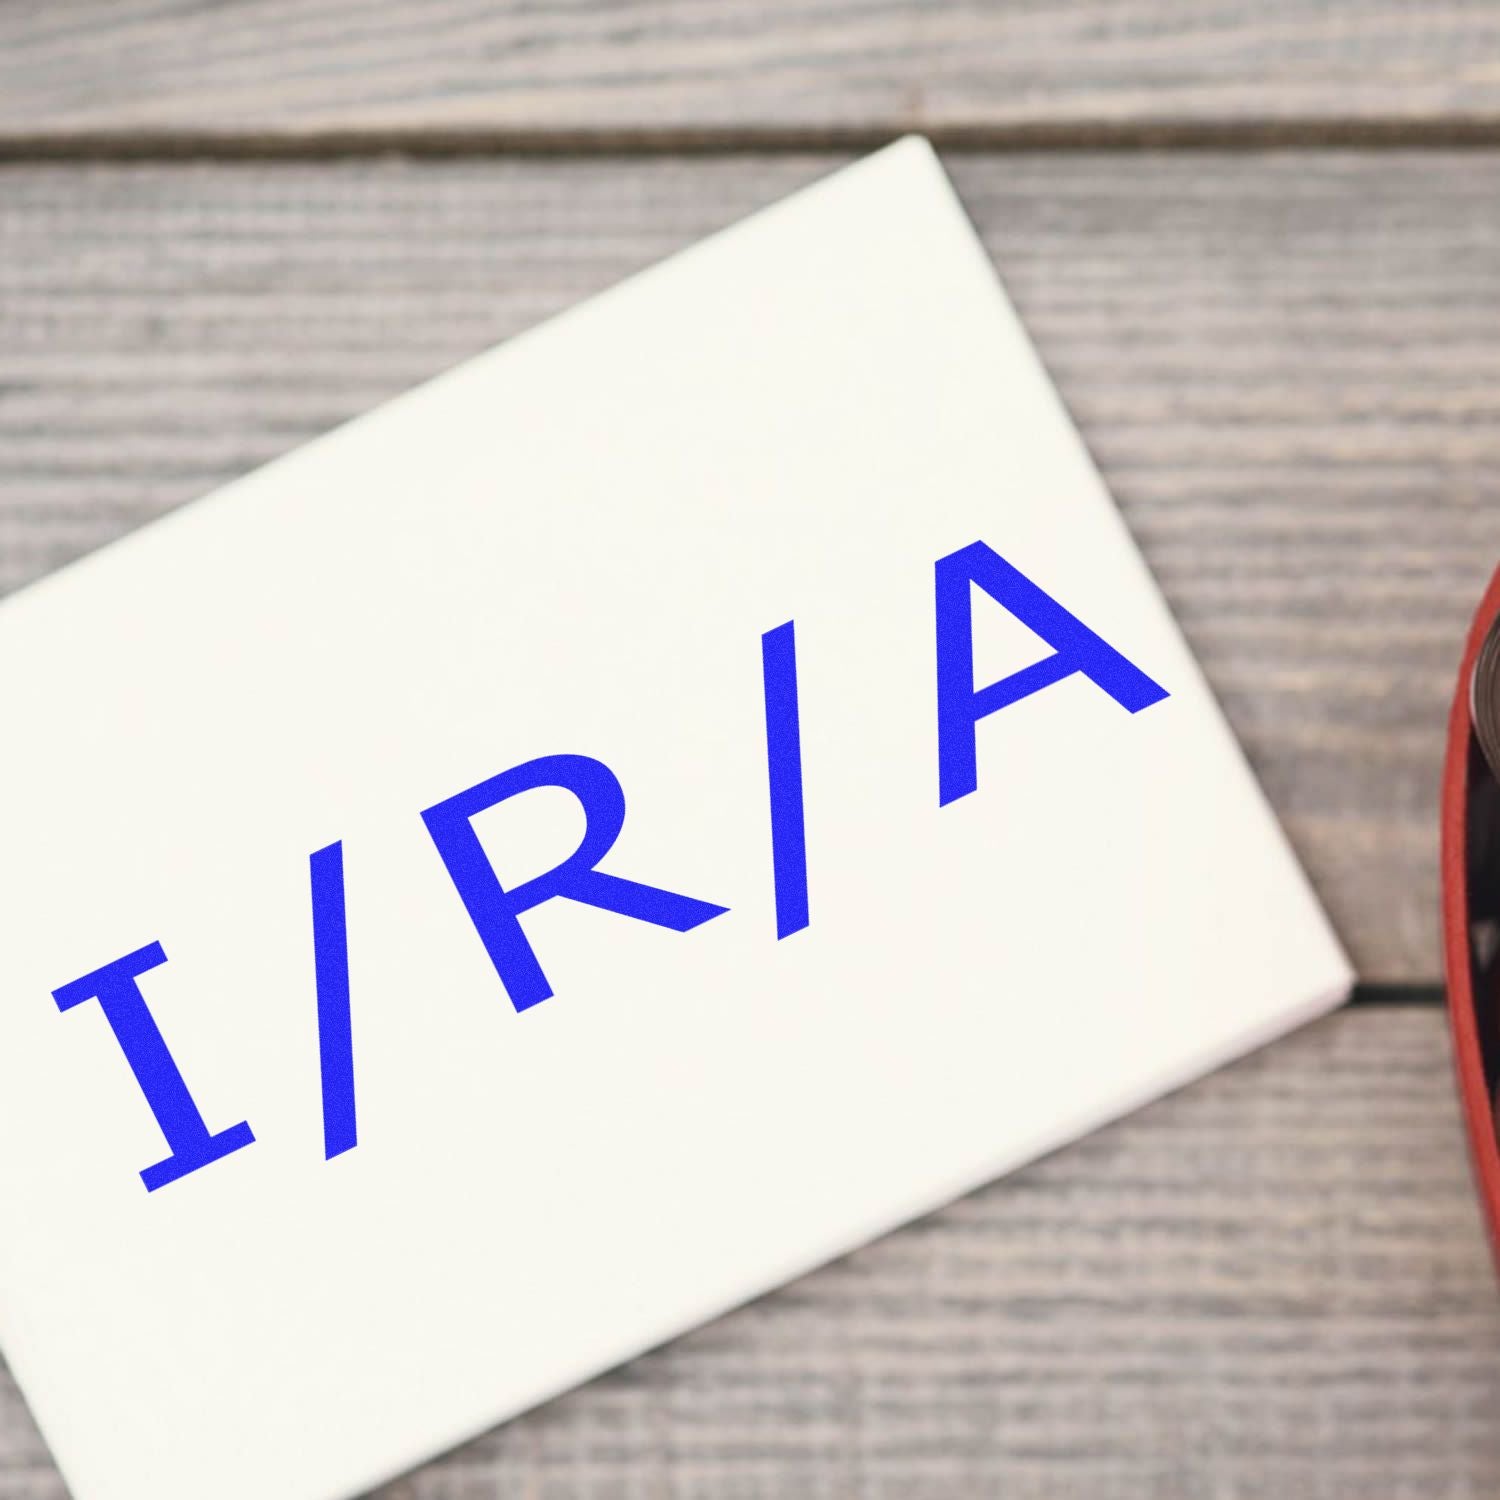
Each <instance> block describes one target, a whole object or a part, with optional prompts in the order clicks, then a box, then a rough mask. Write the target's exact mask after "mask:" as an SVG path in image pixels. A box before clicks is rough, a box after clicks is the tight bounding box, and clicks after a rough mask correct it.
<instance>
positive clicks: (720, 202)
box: [0, 152, 1500, 980]
mask: <svg viewBox="0 0 1500 1500" xmlns="http://www.w3.org/2000/svg"><path fill="white" fill-rule="evenodd" d="M832 165H835V161H834V159H832V158H828V157H822V156H805V157H804V156H778V157H757V156H737V157H732V158H724V159H705V158H666V159H658V160H650V161H637V162H618V161H595V160H575V161H530V162H524V161H522V162H517V161H509V162H498V163H485V162H470V161H462V162H441V163H438V162H425V163H421V164H413V163H407V162H401V161H382V162H345V163H339V164H316V165H314V164H303V163H279V164H276V165H273V166H266V165H252V164H248V163H247V164H237V165H229V166H226V165H223V164H219V165H215V164H211V163H195V164H179V165H168V166H164V165H152V166H147V165H114V166H103V165H99V166H92V167H88V168H79V169H62V168H57V167H46V166H36V165H32V166H20V165H12V166H9V167H6V168H3V169H0V589H10V588H14V587H16V586H17V585H19V584H21V583H24V582H25V581H26V580H28V579H30V578H34V577H36V576H38V575H40V574H42V573H44V572H46V571H47V570H48V569H50V568H54V567H56V566H58V565H59V564H61V563H63V562H65V561H67V560H68V559H69V558H70V557H73V556H76V555H77V554H79V553H81V552H83V551H85V550H87V549H89V548H91V547H93V546H96V545H98V544H99V543H101V542H103V541H106V540H108V539H109V538H110V537H112V536H115V535H118V534H119V533H121V532H123V531H126V530H128V529H129V528H130V527H132V526H135V525H137V524H139V523H141V522H143V521H145V520H147V519H148V518H150V517H151V516H153V515H155V514H158V513H160V512H162V511H164V510H166V509H169V508H170V507H172V506H174V505H176V504H178V503H180V502H182V501H185V500H188V499H191V498H192V497H194V496H195V495H198V494H200V493H203V492H204V491H206V490H208V489H209V488H211V487H212V486H213V485H215V484H216V483H218V482H220V481H222V480H225V479H227V478H230V477H232V476H234V475H236V474H239V473H241V472H243V471H245V470H247V469H249V468H251V467H252V466H254V465H256V464H258V463H260V462H263V461H265V460H267V459H270V458H272V457H274V456H276V455H277V454H279V453H281V452H284V451H285V450H287V449H289V448H291V447H293V446H294V445H295V444H297V443H298V442H300V441H301V440H303V439H305V438H307V437H310V436H313V435H314V434H316V433H318V432H320V431H322V430H324V429H326V428H328V427H329V426H331V425H333V424H335V423H337V422H339V421H340V420H342V419H344V418H346V417H348V416H351V415H353V414H355V413H357V412H360V411H362V410H364V409H366V408H367V407H369V406H372V405H374V404H375V403H377V402H378V401H380V400H381V399H382V398H384V397H386V396H389V395H392V394H394V393H396V392H398V391H400V390H401V389H403V388H404V387H406V386H408V385H410V384H412V383H413V382H415V381H418V380H420V379H422V378H423V377H425V376H428V375H431V374H433V373H436V372H437V371H440V370H442V369H443V368H445V367H446V366H448V365H449V364H451V363H452V362H454V361H455V360H457V359H458V358H460V357H462V356H463V355H465V354H468V353H471V352H474V351H477V350H479V349H481V348H483V347H485V346H486V345H487V344H489V343H491V342H492V341H494V340H497V339H500V338H503V337H505V336H506V335H508V334H511V333H514V332H516V331H517V330H519V329H521V328H524V327H526V326H527V325H529V324H532V323H534V322H536V321H537V320H538V319H540V318H542V317H544V316H546V315H547V314H549V313H551V312H554V311H556V310H558V309H560V308H562V307H565V306H567V305H568V304H570V303H572V302H574V301H576V300H577V299H579V298H580V297H583V296H585V295H587V294H588V293H590V292H593V291H595V290H597V289H599V288H601V287H603V286H605V285H607V284H609V283H610V282H612V281H614V280H616V279H617V278H619V277H620V276H622V275H623V274H625V273H627V272H629V271H631V270H633V269H635V268H637V267H640V266H642V265H645V264H647V263H648V262H651V261H653V260H655V259H657V258H658V257H660V256H662V255H663V254H665V253H667V252H669V251H671V250H673V249H675V248H677V247H678V246H680V245H682V244H684V243H686V242H689V241H691V240H693V239H694V238H696V237H698V236H700V235H701V234H703V233H704V232H706V231H708V230H710V229H713V228H715V227H717V226H719V225H721V224H723V223H725V222H728V221H730V220H732V219H734V218H735V217H737V216H738V215H740V214H742V213H744V212H746V211H747V210H749V209H752V208H754V207H756V206H758V205H760V204H762V203H765V202H767V201H770V200H772V199H774V198H776V197H778V196H779V195H781V194H783V193H785V192H787V191H788V190H790V189H792V188H794V187H796V186H797V185H799V184H800V183H803V182H805V181H807V180H809V179H810V178H812V177H815V176H817V175H818V174H820V173H821V172H823V171H825V170H827V169H828V168H829V167H831V166H832ZM951 165H952V167H953V170H954V172H955V174H956V178H957V181H958V185H959V187H960V190H961V192H962V193H963V195H964V197H965V199H966V201H967V203H968V205H969V208H970V210H971V212H972V213H973V215H974V217H975V219H976V221H977V222H978V224H979V226H980V228H981V230H982V232H983V234H984V237H985V240H986V243H987V244H988V246H989V248H990V250H991V251H992V252H993V254H994V256H995V259H996V261H997V263H998V265H999V267H1000V269H1001V271H1002V272H1003V274H1004V276H1005V277H1006V279H1007V281H1008V282H1009V284H1010V287H1011V289H1012V291H1013V293H1014V295H1015V297H1016V300H1017V302H1018V304H1019V306H1020V308H1021V311H1022V314H1023V316H1024V317H1025V319H1026V321H1027V322H1028V324H1029V325H1030V327H1031V329H1032V330H1033V333H1034V335H1035V337H1036V339H1037V341H1038V343H1039V346H1040V348H1041V351H1042V355H1043V357H1044V359H1045V360H1046V362H1047V363H1048V365H1049V366H1050V368H1051V370H1052V371H1053V373H1054V375H1055V377H1056V378H1057V380H1058V381H1059V383H1060V385H1061V388H1062V391H1063V394H1064V396H1065V397H1066V399H1067V401H1068V403H1069V405H1070V406H1071V408H1072V410H1073V411H1074V413H1075V415H1076V416H1077V417H1078V419H1079V421H1080V424H1081V426H1082V429H1083V432H1084V435H1085V437H1086V438H1087V440H1088V441H1089V443H1090V445H1091V446H1092V448H1093V450H1094V452H1095V454H1096V455H1097V457H1098V458H1099V460H1100V462H1101V464H1102V467H1103V469H1104V472H1105V475H1106V477H1107V478H1108V480H1109V482H1110V484H1111V485H1112V487H1113V489H1114V491H1115V493H1116V495H1117V496H1118V498H1119V500H1120V502H1121V504H1122V506H1123V508H1124V510H1125V513H1126V516H1127V518H1128V520H1129V522H1130V524H1131V527H1132V528H1133V530H1134V532H1135V534H1136V536H1137V537H1138V539H1139V541H1140V543H1141V545H1142V547H1143V549H1144V551H1145V553H1146V555H1147V558H1148V560H1149V561H1150V563H1151V565H1152V567H1153V568H1154V570H1155V572H1156V574H1157V576H1158V578H1159V579H1160V581H1161V583H1162V585H1163V587H1164V589H1165V591H1166V593H1167V595H1168V598H1169V599H1170V601H1171V603H1172V605H1173V606H1174V608H1175V610H1176V611H1177V614H1178V616H1179V618H1180V619H1181V621H1182V622H1183V625H1184V627H1185V629H1186V631H1187V634H1188V636H1189V638H1190V639H1191V641H1192V643H1193V645H1194V646H1195V648H1196V649H1197V651H1198V652H1199V653H1200V655H1201V658H1202V660H1203V663H1204V666H1205V668H1206V670H1207V673H1208V676H1209V678H1210V680H1211V681H1212V683H1213V684H1214V686H1215V688H1216V689H1217V691H1218V692H1219V694H1220V696H1221V698H1222V700H1223V702H1224V704H1225V706H1226V708H1227V711H1228V713H1229V716H1230V718H1231V720H1232V722H1233V723H1234V726H1235V728H1236V730H1237V731H1238V732H1239V734H1240V736H1241V737H1242V739H1243V742H1244V744H1245V746H1246V748H1247V751H1248V753H1249V756H1250V758H1251V760H1252V762H1253V763H1254V765H1255V767H1256V769H1257V771H1258V772H1259V774H1260V776H1261V778H1262V780H1263V782H1264V784H1265V785H1266V787H1267V789H1268V792H1269V794H1270V797H1271V799H1272V801H1273V803H1274V804H1275V806H1276V808H1277V810H1278V812H1279V813H1280V815H1281V817H1282V818H1283V820H1284V822H1285V824H1286V826H1287V828H1288V830H1289V832H1290V835H1291V838H1292V841H1293V843H1294V844H1295V845H1296V847H1297V848H1298V850H1299V852H1300V853H1301V855H1302V857H1303V859H1304V860H1305V862H1306V864H1307V865H1308V867H1309V869H1310V871H1311V873H1312V875H1313V878H1314V881H1315V883H1316V884H1317V886H1318V888H1319V889H1320V891H1321V892H1322V894H1323V896H1324V898H1325V900H1326V901H1327V903H1328V905H1329V908H1330V910H1331V912H1332V914H1333V917H1334V920H1335V922H1336V925H1337V926H1338V928H1339V929H1340V931H1341V933H1342V935H1343V937H1344V939H1345V941H1346V942H1347V943H1348V945H1349V947H1350V948H1351V951H1352V952H1353V954H1354V956H1355V959H1356V961H1357V964H1358V966H1359V968H1360V970H1361V972H1362V974H1363V975H1364V976H1365V977H1366V978H1375V979H1385V980H1398V979H1419V980H1421V979H1431V978H1434V977H1436V975H1437V973H1438V953H1437V944H1436V921H1435V910H1436V902H1437V883H1436V826H1435V794H1436V783H1437V777H1438V769H1439V763H1440V759H1441V753H1442V737H1443V717H1444V712H1445V705H1446V701H1447V698H1448V696H1449V693H1450V691H1451V677H1452V672H1453V668H1454V664H1455V662H1456V660H1457V656H1458V652H1459V646H1460V640H1461V636H1462V633H1463V628H1464V624H1465V621H1466V618H1467V615H1468V612H1469V610H1470V608H1471V607H1472V605H1473V603H1474V602H1475V600H1476V599H1477V597H1478V594H1479V592H1480V590H1481V587H1482V584H1483V582H1484V580H1485V578H1486V577H1487V575H1488V572H1489V569H1490V568H1491V567H1492V566H1493V565H1494V563H1495V561H1496V560H1497V559H1500V504H1497V502H1500V155H1495V154H1490V153H1482V152H1476V153H1463V152H1456V153H1427V154H1414V155H1406V154H1401V153H1391V154H1377V155H1362V154H1358V153H1330V154H1296V155H1278V154H1270V155H1263V156H1256V155H1227V156H1223V155H1212V154H1203V153H1187V154H1179V155H1166V156H1154V155H1136V154H1128V155H1123V156H1119V155H1116V156H1110V155H1101V156H1089V155H1081V156H1066V157H1058V156H1051V155H1037V156H1015V157H967V156H960V157H957V158H955V159H953V161H952V162H951ZM914 503H917V498H916V497H914ZM1226 957H1227V959H1228V960H1230V961H1232V955H1227V956H1226Z"/></svg>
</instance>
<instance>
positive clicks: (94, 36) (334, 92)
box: [0, 0, 1500, 144]
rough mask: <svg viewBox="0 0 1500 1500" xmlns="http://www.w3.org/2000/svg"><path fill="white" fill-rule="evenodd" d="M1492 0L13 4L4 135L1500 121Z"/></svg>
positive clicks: (488, 133) (1004, 130)
mask: <svg viewBox="0 0 1500 1500" xmlns="http://www.w3.org/2000/svg"><path fill="white" fill-rule="evenodd" d="M1497 50H1500V12H1497V11H1496V9H1495V7H1493V6H1491V5H1486V4H1483V3H1476V0H1274V3H1271V4H1247V3H1245V0H1211V3H1200V0H1040V3H1029V4H1024V5H1019V4H1006V5H994V4H973V3H971V0H718V3H715V4H703V3H696V4H683V3H680V0H588V3H566V4H551V5H534V4H525V3H516V0H512V3H508V4H499V5H495V4H480V3H476V0H429V3H424V4H422V5H416V6H392V5H388V4H381V3H379V0H239V3H235V4H223V3H209V0H11V3H10V4H8V5H6V6H4V7H0V141H3V140H9V141H12V142H15V141H30V142H33V143H36V142H39V141H50V142H53V143H56V142H57V141H59V140H60V139H66V138H73V139H75V140H76V139H77V138H79V137H83V138H87V139H89V140H93V141H95V142H97V141H98V139H99V138H100V137H108V136H115V137H119V136H127V137H128V136H132V135H140V134H147V135H153V136H157V137H166V138H170V137H172V136H175V135H181V134H183V133H187V134H189V135H192V136H194V137H202V136H206V135H228V136H238V137H251V138H258V139H259V140H260V141H261V142H262V144H264V142H265V141H266V140H269V139H279V140H282V141H283V142H286V141H296V140H303V141H307V140H326V139H327V138H329V137H347V136H351V135H355V136H358V135H366V136H368V135H371V134H373V135H377V136H387V137H406V138H411V137H426V138H430V139H443V138H448V139H464V138H475V137H477V138H480V139H483V140H489V141H493V140H496V139H504V140H511V141H515V140H518V139H519V140H533V141H534V140H538V139H540V140H547V139H557V138H561V139H565V140H577V139H579V138H593V139H599V138H601V137H608V136H618V135H625V136H629V137H632V138H634V139H637V140H642V139H653V138H654V139H658V140H660V139H666V140H669V141H672V142H675V143H678V144H681V143H683V142H686V141H691V140H696V139H703V138H723V137H732V138H739V139H744V138H746V137H754V138H759V139H761V140H762V141H764V140H768V139H771V138H778V139H787V138H790V139H794V140H796V139H800V140H804V141H807V140H821V141H824V142H828V141H830V140H832V139H848V138H850V137H856V136H857V137H860V138H861V139H863V138H865V137H867V136H869V135H870V134H872V133H873V134H882V133H885V134H888V133H891V132H894V131H899V130H908V129H926V130H929V131H933V132H937V133H940V134H942V135H944V136H945V137H948V138H957V137H968V138H975V137H978V138H981V139H984V140H986V141H987V142H989V143H991V144H993V143H995V142H996V141H998V140H1008V141H1012V142H1014V141H1015V140H1016V139H1018V138H1019V139H1026V138H1028V137H1029V136H1035V135H1037V134H1043V135H1048V136H1062V137H1065V138H1066V137H1075V138H1076V137H1077V136H1078V135H1080V134H1081V135H1083V136H1085V137H1098V136H1101V135H1109V134H1115V133H1125V134H1130V135H1134V136H1140V135H1143V134H1145V135H1151V134H1153V133H1154V134H1155V135H1156V136H1157V137H1158V138H1159V137H1160V136H1161V135H1162V134H1164V133H1165V134H1171V133H1173V132H1174V131H1178V130H1184V129H1186V130H1188V131H1189V132H1190V131H1191V130H1192V129H1194V128H1196V127H1207V128H1208V129H1210V130H1217V131H1223V130H1231V131H1232V130H1234V129H1236V128H1240V127H1245V126H1259V127H1265V126H1272V127H1281V128H1284V129H1285V128H1291V129H1297V128H1309V127H1310V128H1312V129H1314V130H1316V129H1318V128H1322V129H1323V130H1324V131H1327V130H1335V131H1343V132H1344V133H1348V132H1350V131H1358V130H1359V129H1360V128H1361V127H1364V128H1366V129H1368V128H1370V127H1372V126H1378V127H1387V128H1388V127H1392V126H1394V127H1397V128H1402V129H1408V130H1410V129H1417V128H1421V127H1423V126H1431V125H1433V124H1434V123H1440V124H1443V125H1446V126H1449V127H1457V128H1460V129H1462V128H1463V127H1474V128H1477V129H1479V130H1481V131H1483V132H1486V133H1488V134H1489V136H1490V137H1491V138H1492V139H1493V138H1494V134H1495V130H1496V126H1497V122H1500V72H1497V70H1496V69H1495V67H1494V66H1493V59H1494V58H1495V56H1496V55H1497Z"/></svg>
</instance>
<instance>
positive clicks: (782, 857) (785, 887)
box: [760, 620, 808, 941]
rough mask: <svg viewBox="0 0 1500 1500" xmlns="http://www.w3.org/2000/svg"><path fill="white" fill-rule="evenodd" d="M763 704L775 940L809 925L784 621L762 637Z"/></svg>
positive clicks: (790, 657) (793, 684) (791, 653)
mask: <svg viewBox="0 0 1500 1500" xmlns="http://www.w3.org/2000/svg"><path fill="white" fill-rule="evenodd" d="M760 661H761V676H762V679H763V682H764V685H765V700H766V771H767V776H768V778H769V781H770V788H771V867H772V871H773V874H774V876H775V886H776V937H777V940H778V941H779V940H780V939H782V938H784V937H789V936H790V935H791V934H792V933H794V932H801V931H802V929H803V928H804V927H806V926H807V925H808V915H807V826H806V820H805V814H804V809H803V805H802V726H801V722H800V719H799V715H798V703H797V635H796V628H795V622H794V621H792V620H788V621H787V622H786V624H785V625H778V626H777V627H776V628H775V630H768V631H766V633H765V634H764V635H763V636H761V638H760Z"/></svg>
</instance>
